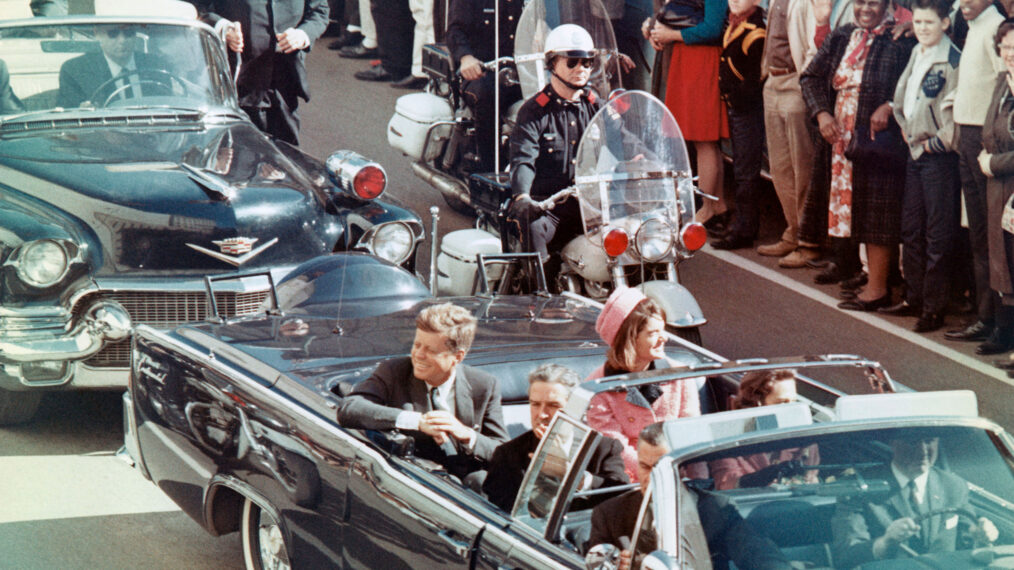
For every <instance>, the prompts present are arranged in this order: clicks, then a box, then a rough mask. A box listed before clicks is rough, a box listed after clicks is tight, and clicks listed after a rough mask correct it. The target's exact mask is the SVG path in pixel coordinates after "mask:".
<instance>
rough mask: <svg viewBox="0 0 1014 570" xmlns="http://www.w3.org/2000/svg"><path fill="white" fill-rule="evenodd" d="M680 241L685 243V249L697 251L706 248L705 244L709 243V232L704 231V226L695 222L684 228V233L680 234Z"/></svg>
mask: <svg viewBox="0 0 1014 570" xmlns="http://www.w3.org/2000/svg"><path fill="white" fill-rule="evenodd" d="M680 241H682V242H683V247H685V248H687V249H688V250H690V251H697V250H698V249H701V248H702V247H704V244H705V243H707V241H708V230H706V229H704V224H698V223H697V222H694V223H692V224H687V225H685V226H683V231H681V232H680Z"/></svg>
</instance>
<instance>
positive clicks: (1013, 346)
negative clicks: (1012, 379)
mask: <svg viewBox="0 0 1014 570" xmlns="http://www.w3.org/2000/svg"><path fill="white" fill-rule="evenodd" d="M1011 350H1014V329H1010V328H1003V327H997V328H995V329H993V334H991V335H989V339H987V340H986V342H984V343H982V344H980V345H979V346H977V347H975V354H1003V353H1004V352H1010V351H1011Z"/></svg>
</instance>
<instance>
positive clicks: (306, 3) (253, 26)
mask: <svg viewBox="0 0 1014 570" xmlns="http://www.w3.org/2000/svg"><path fill="white" fill-rule="evenodd" d="M191 3H192V4H194V6H196V7H197V10H198V12H200V14H201V19H202V20H204V21H205V22H207V23H208V24H210V25H212V26H214V27H215V31H217V32H219V33H220V34H222V35H224V37H225V42H226V45H227V46H228V48H229V50H230V51H232V52H236V53H239V54H240V55H241V65H240V72H239V79H238V80H237V81H236V87H237V90H238V91H239V105H240V107H242V108H243V110H244V111H246V113H247V114H248V115H250V119H251V120H252V121H253V122H254V124H255V125H257V127H258V128H259V129H260V130H262V131H264V132H266V133H268V134H270V135H273V136H275V137H276V138H278V139H280V140H283V141H285V142H288V143H291V144H294V145H298V144H299V114H298V113H297V111H296V108H297V107H298V105H299V99H300V98H302V99H303V100H304V101H309V100H310V86H309V83H308V82H307V80H306V66H305V65H304V60H305V58H306V52H307V51H309V50H310V46H311V45H312V44H313V42H314V40H316V39H317V38H319V37H320V35H321V34H323V33H324V30H325V29H326V28H327V24H328V5H327V0H271V1H260V2H255V1H253V0H191Z"/></svg>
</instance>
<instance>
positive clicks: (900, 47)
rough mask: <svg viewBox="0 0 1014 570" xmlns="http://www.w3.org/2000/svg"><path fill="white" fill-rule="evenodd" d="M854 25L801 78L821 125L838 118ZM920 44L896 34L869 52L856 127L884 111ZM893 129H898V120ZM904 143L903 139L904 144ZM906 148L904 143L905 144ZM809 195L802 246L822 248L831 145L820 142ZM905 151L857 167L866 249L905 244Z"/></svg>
mask: <svg viewBox="0 0 1014 570" xmlns="http://www.w3.org/2000/svg"><path fill="white" fill-rule="evenodd" d="M855 29H856V26H855V24H848V25H845V26H842V27H840V28H838V29H836V30H835V31H833V32H831V34H830V35H829V36H828V37H827V39H826V40H824V43H823V45H821V47H820V49H819V50H818V51H817V55H816V56H814V58H813V60H812V61H811V62H810V65H809V66H807V68H806V70H805V71H804V72H803V74H802V75H801V76H800V79H799V84H800V86H801V87H802V89H803V99H804V101H805V102H806V111H807V114H808V115H809V117H810V120H811V121H813V124H814V125H816V124H817V115H818V114H819V113H820V112H821V111H827V112H828V113H831V114H832V115H834V105H835V99H836V96H837V92H836V91H835V90H834V88H833V87H832V86H831V80H832V79H833V77H834V73H835V71H836V70H837V69H838V64H839V63H840V62H841V60H842V58H844V57H845V48H846V47H847V46H848V43H849V38H850V37H851V36H852V31H853V30H855ZM914 45H915V40H914V39H912V38H902V39H899V40H893V39H892V38H891V30H888V31H886V32H884V33H883V34H880V35H878V36H877V37H876V38H875V39H874V40H873V44H872V45H871V46H870V51H869V53H868V54H867V56H866V65H865V66H864V68H863V78H862V82H861V86H860V88H859V108H858V110H857V112H856V124H857V125H859V124H863V123H866V124H867V125H868V124H869V122H870V117H871V116H872V115H873V112H874V111H875V110H876V109H877V107H879V106H880V105H882V104H884V103H887V102H889V101H892V100H893V99H894V88H895V85H896V84H897V83H898V78H899V77H901V74H902V72H903V71H905V66H906V65H908V58H909V55H910V54H911V52H912V47H913V46H914ZM889 121H890V126H889V128H892V129H898V128H899V127H898V124H897V123H896V122H895V121H894V117H891V118H890V119H889ZM899 141H900V139H899ZM899 144H901V145H902V146H904V145H903V143H900V142H899ZM816 151H817V156H816V160H815V162H814V168H813V177H812V179H811V181H810V191H809V192H808V193H807V196H806V203H805V204H804V206H803V220H802V223H801V225H800V230H799V232H800V234H799V239H800V241H805V242H811V243H823V242H824V240H825V239H826V238H827V209H828V201H829V196H830V189H831V145H829V144H828V143H827V142H826V141H824V139H823V138H819V137H818V141H817V148H816ZM906 152H907V150H906V149H905V148H901V149H900V151H899V153H898V156H899V158H898V159H897V160H895V161H889V162H884V161H856V162H855V163H854V165H853V171H852V238H853V239H854V240H855V241H857V242H861V243H872V244H878V245H895V244H897V243H898V242H899V241H900V238H901V198H902V194H903V191H904V189H905V156H906Z"/></svg>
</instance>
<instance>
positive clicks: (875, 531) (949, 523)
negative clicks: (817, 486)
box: [831, 437, 998, 568]
mask: <svg viewBox="0 0 1014 570" xmlns="http://www.w3.org/2000/svg"><path fill="white" fill-rule="evenodd" d="M890 446H891V451H892V460H891V465H890V466H889V467H884V468H882V469H880V470H878V471H876V472H874V473H870V474H867V475H865V478H866V479H867V480H885V481H887V482H888V483H889V484H890V486H891V491H890V493H889V494H888V495H887V496H886V497H884V498H883V499H882V500H877V501H859V500H846V501H839V503H838V505H837V508H836V510H835V514H834V516H833V517H832V518H831V531H832V534H833V536H834V559H835V563H836V565H837V566H840V567H842V568H852V567H854V566H858V565H860V564H865V563H867V562H871V561H873V560H881V559H884V558H895V557H897V556H898V555H899V552H898V551H899V549H904V550H907V551H908V552H909V553H910V554H913V553H914V554H915V555H919V554H926V553H930V552H948V551H953V550H954V548H955V544H956V542H957V538H958V524H957V523H958V517H957V515H953V514H948V515H937V516H933V517H930V518H929V519H926V520H923V521H922V522H921V523H918V522H916V519H918V518H919V517H920V515H923V514H926V513H929V512H932V511H936V510H939V509H949V508H959V509H964V510H968V511H971V506H970V505H969V503H968V484H967V483H965V481H964V480H962V479H961V478H960V477H958V476H956V475H953V474H951V473H948V472H946V471H942V470H940V469H937V468H936V467H934V466H933V465H934V463H936V460H937V454H938V446H939V441H938V439H937V438H931V437H926V438H918V437H917V438H909V439H896V440H892V441H891V442H890ZM972 536H973V538H974V539H975V540H977V541H980V542H983V543H989V542H992V541H994V540H996V538H997V536H998V533H997V529H996V527H995V526H994V525H993V523H992V522H991V521H990V520H989V519H987V518H985V517H980V518H979V520H978V525H977V526H976V527H975V528H974V529H973V531H972Z"/></svg>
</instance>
